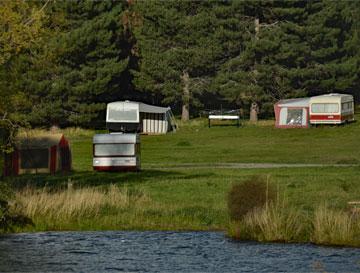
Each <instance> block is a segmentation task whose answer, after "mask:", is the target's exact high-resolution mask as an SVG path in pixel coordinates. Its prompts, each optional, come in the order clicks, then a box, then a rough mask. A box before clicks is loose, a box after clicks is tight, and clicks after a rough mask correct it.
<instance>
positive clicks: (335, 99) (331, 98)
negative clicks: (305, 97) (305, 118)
mask: <svg viewBox="0 0 360 273" xmlns="http://www.w3.org/2000/svg"><path fill="white" fill-rule="evenodd" d="M350 101H354V98H353V96H352V95H348V94H338V93H331V94H326V95H320V96H315V97H311V99H310V103H339V102H350Z"/></svg>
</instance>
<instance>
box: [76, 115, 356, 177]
mask: <svg viewBox="0 0 360 273" xmlns="http://www.w3.org/2000/svg"><path fill="white" fill-rule="evenodd" d="M359 118H360V116H359ZM359 136H360V124H359V123H352V124H349V125H346V126H326V127H325V126H323V127H317V128H309V129H287V130H284V129H276V128H274V126H273V122H266V123H264V124H262V125H261V126H256V125H249V124H246V125H245V126H243V127H240V128H237V127H235V126H214V127H211V128H208V127H207V123H206V120H194V121H192V122H191V123H190V124H188V125H186V126H182V127H181V128H180V129H179V130H178V131H177V132H176V133H170V134H167V135H154V136H151V135H147V136H142V137H141V145H142V155H141V156H142V158H141V161H142V165H143V167H147V166H149V164H156V165H158V166H164V165H165V166H166V165H169V164H170V165H171V164H176V163H224V162H230V163H325V164H343V163H345V164H358V163H360V145H359ZM70 139H71V144H72V149H73V154H74V169H75V170H77V171H89V170H91V164H92V144H91V142H92V134H87V133H86V132H84V133H83V134H80V135H78V136H76V135H73V136H71V137H70Z"/></svg>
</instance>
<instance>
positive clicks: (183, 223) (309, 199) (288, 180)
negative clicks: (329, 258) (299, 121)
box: [12, 120, 360, 231]
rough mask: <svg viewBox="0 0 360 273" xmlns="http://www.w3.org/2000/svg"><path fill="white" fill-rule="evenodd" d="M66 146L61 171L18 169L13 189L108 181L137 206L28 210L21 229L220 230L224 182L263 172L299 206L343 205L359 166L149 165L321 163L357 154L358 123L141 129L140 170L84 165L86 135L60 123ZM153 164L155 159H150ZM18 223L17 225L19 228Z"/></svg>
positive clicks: (350, 160) (358, 158)
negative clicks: (140, 201) (142, 199)
mask: <svg viewBox="0 0 360 273" xmlns="http://www.w3.org/2000/svg"><path fill="white" fill-rule="evenodd" d="M65 133H67V136H68V137H69V139H70V141H71V148H72V152H73V169H74V171H73V172H72V173H71V174H69V175H55V176H51V175H25V176H19V177H16V178H14V179H12V184H13V186H14V187H15V188H17V189H18V191H21V189H22V188H24V187H25V186H26V185H28V186H29V187H31V188H33V189H37V188H38V189H42V188H43V187H44V186H46V187H47V188H48V190H49V191H51V192H61V191H63V190H65V189H66V188H67V184H68V182H71V183H72V184H73V186H74V188H75V189H77V188H88V187H91V188H92V187H96V188H99V189H106V188H108V187H109V186H110V185H113V184H115V185H117V186H119V187H120V188H122V189H123V188H124V189H125V188H126V189H127V190H129V191H130V192H135V193H136V192H142V193H144V194H145V195H146V196H148V197H149V201H148V203H146V205H144V206H143V207H141V206H140V207H139V206H133V207H132V206H128V207H125V208H121V209H114V208H106V207H105V208H104V209H102V210H101V211H102V212H101V213H100V214H99V213H97V214H96V215H88V216H81V217H78V216H77V217H73V218H66V219H65V218H62V217H60V216H59V218H58V219H55V220H54V219H52V220H51V221H49V219H47V218H46V216H38V217H35V219H34V222H35V226H34V227H28V228H27V229H25V230H32V231H34V230H70V229H71V230H89V229H91V230H106V229H139V230H149V229H151V230H226V229H227V228H229V226H230V224H231V223H230V220H229V216H228V210H227V206H226V196H227V193H228V191H229V189H230V187H231V184H232V183H239V182H242V181H245V180H246V179H248V178H249V177H250V176H253V175H270V178H271V181H272V183H274V184H275V185H276V187H278V188H279V192H280V194H281V198H282V199H284V200H286V202H287V203H289V205H291V206H294V207H295V208H297V209H299V210H300V211H305V212H309V213H312V212H313V211H315V210H316V208H318V207H319V206H320V205H322V204H324V203H326V204H327V205H328V206H329V207H330V208H332V209H345V208H346V206H347V202H348V201H353V200H358V199H359V196H360V187H359V183H360V167H358V166H353V167H322V168H319V167H316V168H315V167H313V168H282V169H214V168H210V167H208V168H207V167H206V168H201V169H196V168H188V169H186V168H183V169H160V168H158V169H156V168H157V167H161V166H167V165H171V164H178V163H223V162H231V163H321V164H336V163H347V164H358V163H359V162H360V145H358V139H359V138H358V136H359V135H360V124H359V123H353V124H349V125H346V126H340V127H333V126H330V127H317V128H309V129H287V130H283V129H275V128H273V126H272V125H271V122H266V123H264V124H262V125H261V126H255V125H245V126H243V127H240V128H236V127H231V126H226V127H222V126H218V127H216V126H214V127H211V128H207V124H206V120H195V121H193V122H192V123H190V124H188V125H183V126H182V127H181V128H180V130H178V131H177V132H176V133H170V134H167V135H161V136H141V145H142V154H141V161H142V171H141V172H138V173H105V172H94V171H92V135H93V132H91V131H85V130H68V131H66V132H65ZM152 164H155V165H152ZM23 231H24V229H23Z"/></svg>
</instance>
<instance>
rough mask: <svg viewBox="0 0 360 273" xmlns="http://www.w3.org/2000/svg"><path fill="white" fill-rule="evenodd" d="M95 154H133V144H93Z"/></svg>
mask: <svg viewBox="0 0 360 273" xmlns="http://www.w3.org/2000/svg"><path fill="white" fill-rule="evenodd" d="M94 154H95V156H131V155H134V154H135V144H125V143H116V144H95V147H94Z"/></svg>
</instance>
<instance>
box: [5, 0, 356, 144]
mask: <svg viewBox="0 0 360 273" xmlns="http://www.w3.org/2000/svg"><path fill="white" fill-rule="evenodd" d="M359 22H360V1H329V0H316V1H315V0H309V1H300V0H294V1H258V0H254V1H240V0H217V1H213V0H207V1H191V0H187V1H181V0H171V1H153V0H149V1H142V0H127V1H125V0H118V1H105V0H104V1H90V0H82V1H54V0H41V1H25V0H12V1H7V0H2V1H0V28H1V31H0V95H1V99H0V119H1V121H0V127H1V128H2V131H1V132H2V133H1V134H0V135H1V136H2V138H5V139H8V138H10V137H11V135H12V134H11V133H9V130H4V129H6V128H8V127H14V126H15V127H16V126H27V127H51V126H54V125H55V126H60V127H67V126H81V127H87V128H95V127H96V128H99V127H102V126H104V123H105V120H104V117H105V115H104V113H105V108H106V104H107V103H108V102H111V101H117V100H135V101H142V102H145V103H150V104H156V105H163V106H171V107H172V109H173V111H174V112H175V114H177V115H179V117H180V116H181V118H182V120H184V121H186V120H188V119H190V118H191V117H196V116H197V115H198V114H199V113H200V112H201V111H203V110H205V109H219V108H220V107H223V106H224V107H229V108H233V109H242V110H243V113H244V115H245V118H246V117H247V115H248V113H249V108H250V106H251V104H254V103H255V104H256V105H257V106H258V109H259V116H260V117H262V118H268V117H272V116H273V104H274V102H276V101H277V100H279V99H284V98H295V97H304V96H310V95H317V94H324V93H330V92H339V93H350V94H353V95H354V96H355V98H356V100H359V99H360V89H359V86H360V77H359V76H360V49H359V44H360V38H359V37H360V33H359V32H360V30H359V29H360V23H359ZM5 148H6V141H3V142H2V149H5Z"/></svg>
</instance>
